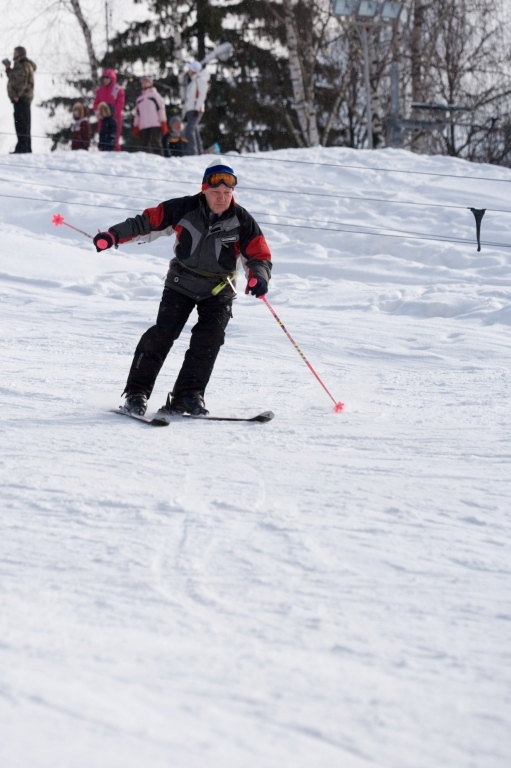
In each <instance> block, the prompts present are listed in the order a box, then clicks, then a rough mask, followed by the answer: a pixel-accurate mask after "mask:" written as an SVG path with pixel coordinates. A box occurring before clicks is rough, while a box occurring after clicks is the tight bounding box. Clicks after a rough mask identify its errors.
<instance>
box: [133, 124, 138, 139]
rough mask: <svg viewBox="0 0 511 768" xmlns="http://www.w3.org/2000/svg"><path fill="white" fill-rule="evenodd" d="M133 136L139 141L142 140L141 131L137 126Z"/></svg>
mask: <svg viewBox="0 0 511 768" xmlns="http://www.w3.org/2000/svg"><path fill="white" fill-rule="evenodd" d="M133 136H134V137H135V138H136V139H139V138H140V131H139V129H138V125H135V127H134V128H133Z"/></svg>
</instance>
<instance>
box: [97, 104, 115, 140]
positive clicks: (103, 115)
mask: <svg viewBox="0 0 511 768" xmlns="http://www.w3.org/2000/svg"><path fill="white" fill-rule="evenodd" d="M98 120H101V123H100V125H101V128H100V132H99V144H98V149H99V150H100V151H101V152H114V151H115V142H116V138H117V120H116V119H115V117H112V115H111V113H110V107H109V106H108V104H106V103H105V102H104V101H102V102H101V104H99V106H98Z"/></svg>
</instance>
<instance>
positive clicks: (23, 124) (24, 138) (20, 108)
mask: <svg viewBox="0 0 511 768" xmlns="http://www.w3.org/2000/svg"><path fill="white" fill-rule="evenodd" d="M13 106H14V127H15V128H16V134H17V136H18V143H17V144H16V148H15V150H14V152H15V153H16V154H24V153H25V152H32V142H31V138H30V102H29V101H21V99H20V100H19V101H15V102H14V103H13Z"/></svg>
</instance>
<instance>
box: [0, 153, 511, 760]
mask: <svg viewBox="0 0 511 768" xmlns="http://www.w3.org/2000/svg"><path fill="white" fill-rule="evenodd" d="M230 159H231V160H232V162H233V164H234V165H235V168H236V171H237V172H238V176H239V180H240V186H239V189H238V191H237V195H236V197H237V199H238V201H239V202H240V203H241V204H242V205H245V206H246V207H247V208H248V209H249V210H250V211H251V212H253V213H255V214H256V218H258V220H259V221H260V222H261V223H262V226H263V229H264V232H265V234H266V236H267V239H268V241H269V244H270V247H271V249H272V251H273V254H274V263H275V266H274V279H273V280H272V283H271V290H270V293H269V300H270V302H271V303H272V305H273V306H274V308H275V310H276V311H277V312H278V314H279V315H280V317H281V318H282V320H283V322H284V323H285V325H286V327H287V328H288V330H289V332H290V333H291V334H292V336H293V337H294V339H295V340H296V342H297V343H298V344H299V345H300V347H301V349H302V350H303V352H304V353H305V355H306V356H307V357H308V359H309V360H310V361H311V363H312V364H313V365H314V366H315V368H316V369H317V370H318V372H319V373H320V375H321V376H322V377H323V379H324V381H325V383H326V385H327V386H328V387H329V389H330V390H331V392H332V393H333V395H334V397H335V399H337V400H343V401H344V402H345V403H346V408H345V411H344V412H343V413H340V414H335V413H333V411H332V403H331V402H330V400H329V399H328V397H327V395H326V394H325V393H324V391H323V390H322V389H321V387H320V386H319V384H318V382H317V381H316V380H315V379H314V378H313V376H312V375H311V374H310V372H309V371H308V369H307V368H306V366H305V365H304V363H303V361H302V360H301V359H300V357H299V356H298V355H297V354H296V351H295V350H294V349H293V347H292V345H291V344H290V343H289V341H288V340H287V339H286V338H285V336H284V334H283V333H282V330H281V329H280V328H279V326H278V325H277V323H276V322H275V320H274V319H273V318H272V316H271V314H270V313H269V312H268V310H267V308H266V307H265V306H264V304H263V303H262V302H260V301H257V300H255V299H253V298H252V297H246V296H244V295H241V296H240V297H239V299H238V300H237V302H236V303H235V308H234V319H233V320H232V321H231V323H230V325H229V327H228V332H227V342H226V345H225V347H224V349H223V350H222V352H221V354H220V357H219V359H218V363H217V366H216V369H215V373H214V376H213V379H212V381H211V384H210V387H209V390H208V393H207V395H208V396H207V404H208V407H209V408H210V410H211V411H212V412H214V413H226V414H238V413H245V412H246V413H248V414H250V415H252V414H254V413H256V412H258V411H260V410H266V409H268V408H271V409H273V410H274V411H275V413H276V417H275V419H274V421H273V422H271V423H270V424H267V425H259V424H228V423H212V422H199V423H190V422H177V423H175V424H174V423H173V424H172V425H171V426H169V427H168V428H166V429H152V428H150V427H149V428H148V427H145V426H143V425H139V424H136V423H135V422H133V421H130V420H128V419H119V418H117V417H116V416H115V415H113V414H111V413H109V412H108V409H109V408H115V407H116V406H117V405H118V404H119V403H120V402H121V399H120V395H121V392H122V390H123V387H124V382H125V378H126V375H127V371H128V368H129V365H130V362H131V356H132V354H133V350H134V347H135V344H136V342H137V340H138V338H139V336H140V334H141V333H142V332H143V331H144V330H145V329H146V328H147V327H148V326H149V325H150V324H152V323H153V321H154V318H155V316H156V311H157V307H158V301H159V297H160V294H161V290H162V285H163V283H162V278H163V276H164V275H165V272H166V266H167V262H168V259H169V255H170V253H169V250H170V247H171V245H172V240H171V239H168V238H160V239H159V240H158V241H157V242H155V243H153V244H151V245H143V246H137V245H132V246H125V247H123V248H119V249H118V250H117V251H116V252H113V253H112V252H108V253H104V254H96V253H95V251H94V250H93V248H92V247H91V245H90V241H88V240H87V239H86V238H85V237H82V236H81V235H78V234H77V233H74V232H72V231H71V230H69V229H66V228H65V227H61V228H60V229H58V230H57V229H55V228H54V227H52V226H51V223H50V220H51V216H52V215H53V214H54V213H55V212H61V213H63V214H64V216H65V217H66V219H67V220H68V221H69V222H70V223H72V224H75V225H76V226H78V227H79V228H80V229H84V230H86V231H88V232H90V233H94V232H96V231H97V230H98V228H100V229H101V228H105V227H108V226H111V225H113V224H114V223H116V222H117V221H120V220H123V219H124V218H125V217H126V216H127V215H132V214H133V213H134V212H139V211H140V210H142V209H143V208H144V207H146V206H147V205H151V204H156V203H158V202H159V201H160V200H162V199H166V198H169V197H173V196H178V195H182V194H191V193H194V192H195V191H196V190H197V189H198V188H199V183H200V179H201V177H202V172H203V168H204V166H205V164H207V163H205V161H204V159H201V158H183V159H172V160H168V161H166V160H163V159H160V158H155V157H150V156H143V155H141V154H140V155H124V154H119V155H112V156H106V155H103V156H101V155H99V154H97V153H91V154H90V155H89V154H86V153H81V152H80V153H78V152H77V153H62V154H54V155H44V154H40V155H34V156H32V157H29V158H23V157H5V156H2V157H1V158H0V195H1V197H0V201H1V203H0V205H1V208H0V210H1V213H0V237H1V241H0V242H1V259H0V297H1V301H0V317H1V337H0V344H1V358H2V372H3V375H2V379H1V382H0V393H1V398H2V419H1V422H0V430H1V445H2V450H1V454H0V473H1V474H0V477H1V483H2V492H1V507H2V514H1V516H0V525H1V530H0V548H1V582H0V583H1V587H2V593H1V598H0V620H1V624H0V626H1V629H2V632H1V636H0V694H1V695H0V723H1V724H2V734H3V735H2V738H1V739H0V764H1V765H2V766H3V768H90V766H101V768H140V766H148V767H149V768H164V767H165V768H168V766H172V768H204V767H205V766H208V767H209V766H214V768H216V767H217V766H221V767H222V768H256V767H257V768H259V767H260V766H265V768H284V767H286V768H287V766H293V768H315V767H316V766H317V767H318V768H319V767H320V766H321V768H337V767H338V766H342V767H343V768H344V767H346V768H366V767H367V768H369V767H370V766H376V767H377V768H431V766H442V768H504V766H507V765H508V763H509V754H510V752H511V722H510V721H511V685H510V682H511V671H510V648H511V605H510V596H511V595H510V584H511V580H510V571H511V565H510V563H511V560H510V554H509V540H510V506H511V504H510V497H511V482H510V477H511V472H510V459H511V414H510V408H509V394H510V377H511V374H510V367H511V348H510V343H509V332H510V325H511V308H510V307H511V270H510V259H511V250H510V247H509V246H511V210H509V209H511V205H509V204H508V202H507V200H508V190H509V184H510V182H511V171H509V170H507V169H503V168H497V167H490V166H472V165H470V164H468V163H465V162H461V161H457V160H453V159H447V158H441V157H431V158H428V157H416V156H413V155H410V154H408V153H406V152H403V151H392V150H385V151H379V152H371V153H369V152H356V151H351V150H347V149H314V150H287V151H281V152H275V153H270V154H268V155H261V156H258V157H254V156H250V157H236V156H232V157H231V158H230ZM284 160H286V162H283V161H284ZM345 166H349V167H345ZM384 169H386V170H384ZM398 171H406V173H403V172H401V173H399V172H398ZM410 172H413V173H410ZM427 174H444V175H440V176H439V175H427ZM23 198H32V199H26V200H25V201H23ZM347 198H354V199H347ZM52 201H59V202H52ZM78 203H80V204H82V205H78ZM412 203H413V204H412ZM426 204H427V205H426ZM467 207H475V208H487V209H488V210H487V213H486V215H485V218H484V219H483V225H482V229H483V237H482V239H483V247H482V250H481V252H480V253H478V252H477V250H476V244H475V225H474V219H473V216H472V213H471V212H470V211H468V210H467ZM116 208H117V209H119V210H115V209H116ZM291 217H292V218H291ZM282 224H287V225H288V226H281V225H282ZM300 227H308V228H300ZM335 230H338V231H335ZM361 232H365V234H361ZM412 233H416V234H412ZM421 238H422V239H421ZM489 242H491V243H496V244H497V245H487V244H485V243H489ZM240 285H241V287H242V286H243V281H242V280H240ZM188 333H189V327H187V329H185V332H184V334H183V336H182V338H181V339H180V340H179V341H178V342H177V344H176V346H175V348H174V350H173V352H172V353H171V355H170V356H169V359H168V360H167V363H166V364H165V367H164V369H163V371H162V373H161V375H160V378H159V380H158V383H157V387H156V390H155V394H154V396H153V398H152V400H151V403H150V405H151V408H152V409H153V410H156V409H157V408H158V407H159V406H160V405H161V404H162V403H163V401H164V398H165V396H166V392H167V391H168V389H169V388H171V386H172V383H173V380H174V377H175V375H176V374H177V371H178V368H179V364H180V360H181V358H182V355H183V353H184V351H185V349H186V346H187V341H188Z"/></svg>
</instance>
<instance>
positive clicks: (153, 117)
mask: <svg viewBox="0 0 511 768" xmlns="http://www.w3.org/2000/svg"><path fill="white" fill-rule="evenodd" d="M140 84H141V86H142V93H141V94H140V96H139V97H138V99H137V101H136V104H135V118H134V120H133V135H134V137H135V138H136V139H138V138H140V139H141V141H142V145H143V147H144V150H145V151H146V152H150V153H152V152H154V154H156V155H161V154H163V147H162V143H161V138H162V136H165V135H166V134H167V133H168V127H167V113H166V112H165V103H164V101H163V99H162V97H161V96H160V94H159V93H158V91H157V90H156V88H155V87H154V85H153V78H152V77H149V76H146V77H143V78H142V80H141V81H140Z"/></svg>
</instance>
